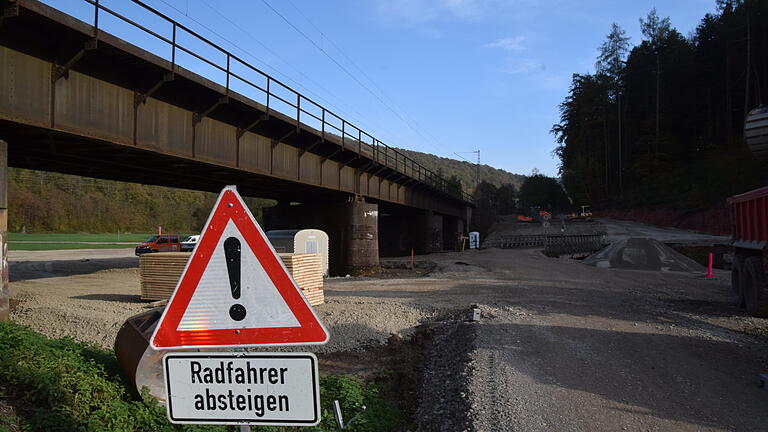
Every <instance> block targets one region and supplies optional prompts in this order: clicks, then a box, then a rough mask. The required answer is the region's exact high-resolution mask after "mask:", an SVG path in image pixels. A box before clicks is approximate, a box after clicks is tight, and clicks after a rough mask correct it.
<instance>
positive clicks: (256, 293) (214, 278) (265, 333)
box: [150, 186, 328, 350]
mask: <svg viewBox="0 0 768 432" xmlns="http://www.w3.org/2000/svg"><path fill="white" fill-rule="evenodd" d="M327 341H328V331H327V330H326V329H325V327H324V326H323V324H322V323H321V322H320V320H319V319H318V318H317V316H316V315H315V312H314V311H313V310H312V307H311V306H310V305H309V303H308V302H307V300H306V299H305V298H304V296H303V295H302V294H301V291H300V290H299V288H298V286H297V285H296V283H295V282H294V281H293V279H292V278H291V276H290V275H289V273H288V270H286V268H285V266H284V265H283V262H282V260H281V259H280V258H279V257H278V256H277V254H276V253H275V250H274V248H272V245H271V244H270V243H269V241H268V240H267V238H266V236H265V235H264V231H262V230H261V227H259V224H258V223H257V222H256V219H254V217H253V215H252V214H251V212H250V211H249V210H248V207H246V205H245V203H244V202H243V200H242V198H240V195H239V194H238V193H237V190H236V189H235V188H234V186H227V187H226V188H224V190H222V191H221V194H220V195H219V199H218V200H217V201H216V204H215V205H214V206H213V212H212V213H211V216H210V217H209V218H208V222H207V223H206V224H205V228H204V229H203V232H202V235H201V236H200V240H199V241H198V244H197V247H196V248H195V250H194V252H193V254H192V257H191V258H190V259H189V261H188V262H187V266H186V268H185V269H184V272H183V273H182V275H181V278H180V279H179V283H178V285H176V290H175V291H174V292H173V295H172V296H171V299H170V301H169V302H168V306H167V307H166V308H165V311H164V312H163V316H162V317H161V318H160V321H159V322H158V324H157V328H156V329H155V332H154V333H153V334H152V339H151V341H150V343H151V344H152V347H153V348H155V349H159V350H162V349H171V348H212V347H219V348H222V347H248V346H264V345H314V344H323V343H326V342H327Z"/></svg>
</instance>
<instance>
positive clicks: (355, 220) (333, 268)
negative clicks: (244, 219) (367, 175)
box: [264, 201, 379, 276]
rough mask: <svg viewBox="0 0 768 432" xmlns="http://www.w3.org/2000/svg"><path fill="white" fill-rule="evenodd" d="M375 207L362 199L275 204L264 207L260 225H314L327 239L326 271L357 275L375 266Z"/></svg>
mask: <svg viewBox="0 0 768 432" xmlns="http://www.w3.org/2000/svg"><path fill="white" fill-rule="evenodd" d="M378 224H379V206H378V205H377V204H370V203H365V202H357V201H355V202H344V203H333V204H299V205H286V204H284V203H283V204H279V205H277V206H275V207H271V208H268V209H265V211H264V226H265V227H266V229H267V230H272V229H304V228H316V229H320V230H323V231H325V232H326V233H327V234H328V239H329V243H330V244H329V255H330V256H329V261H330V262H329V272H330V274H331V275H334V276H339V275H346V274H357V273H360V272H362V271H364V270H366V269H368V268H370V267H374V266H378V265H379V227H378Z"/></svg>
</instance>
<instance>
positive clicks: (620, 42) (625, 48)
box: [595, 23, 630, 189]
mask: <svg viewBox="0 0 768 432" xmlns="http://www.w3.org/2000/svg"><path fill="white" fill-rule="evenodd" d="M625 35H626V32H625V31H624V29H622V28H621V27H619V25H618V24H616V23H613V24H611V32H610V33H608V36H607V37H606V40H605V41H604V42H603V43H602V45H600V55H599V56H598V57H597V62H596V63H595V70H596V71H597V73H598V74H603V75H605V76H607V77H608V78H609V79H610V80H611V81H612V82H613V86H614V89H613V94H612V98H613V100H614V101H615V102H616V106H617V110H616V119H617V123H618V134H617V136H618V145H617V149H616V150H617V153H618V159H617V161H618V169H617V175H616V178H617V180H618V185H619V189H621V177H622V170H623V163H622V161H623V160H622V148H621V138H622V137H621V133H622V129H621V74H622V71H623V70H624V59H625V58H626V56H627V53H628V52H629V39H630V38H629V37H627V36H625ZM605 157H606V160H608V147H607V146H606V155H605Z"/></svg>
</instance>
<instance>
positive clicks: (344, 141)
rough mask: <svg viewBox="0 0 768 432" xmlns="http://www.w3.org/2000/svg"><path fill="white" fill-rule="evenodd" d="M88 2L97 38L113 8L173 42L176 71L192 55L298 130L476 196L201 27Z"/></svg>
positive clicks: (444, 188)
mask: <svg viewBox="0 0 768 432" xmlns="http://www.w3.org/2000/svg"><path fill="white" fill-rule="evenodd" d="M82 1H84V2H86V3H89V4H91V5H92V6H93V8H94V9H93V11H94V14H93V27H94V32H95V34H94V36H95V37H98V32H99V15H100V14H101V13H107V14H109V15H110V16H112V17H114V18H117V19H118V20H121V21H123V22H125V23H127V24H129V25H130V26H133V27H135V28H137V29H139V30H141V31H143V32H145V33H147V34H149V35H151V36H152V37H154V38H156V39H157V40H159V41H161V42H164V43H166V44H168V45H169V46H170V49H171V55H170V59H169V60H170V62H171V72H175V71H176V70H177V65H178V62H177V57H178V55H179V54H186V55H189V56H191V57H192V58H194V59H197V60H199V61H200V62H202V63H203V64H205V65H207V66H209V67H211V68H214V70H218V71H220V72H221V73H223V74H224V76H225V79H224V83H223V85H224V86H225V89H226V93H227V94H230V91H234V90H233V89H232V87H233V84H235V82H239V83H243V84H245V85H247V86H250V87H251V88H252V89H255V90H257V91H259V92H261V93H263V95H264V96H265V99H266V103H265V105H266V113H267V115H269V114H270V113H271V112H273V111H275V112H279V113H281V114H283V115H286V116H289V117H290V118H292V119H293V120H295V121H296V128H297V129H299V128H301V127H302V125H304V127H309V128H313V129H315V130H316V131H317V132H318V133H319V134H320V135H321V137H322V139H323V140H330V141H337V142H338V143H339V145H340V146H342V148H344V149H345V150H348V151H352V152H356V153H358V154H359V155H361V156H365V157H367V158H369V159H370V160H371V161H373V162H376V163H378V164H381V165H383V166H385V167H388V168H389V169H392V170H394V171H397V172H399V173H401V174H402V175H404V176H406V177H410V178H412V179H415V180H418V181H419V182H422V183H424V184H427V185H429V186H431V187H433V188H434V189H436V190H438V191H440V192H442V193H444V194H446V195H449V196H452V197H454V198H457V199H460V200H463V201H468V202H469V201H472V197H471V195H469V194H467V193H466V192H464V191H463V190H461V189H460V188H457V187H455V186H452V185H451V184H450V183H449V182H448V181H446V180H445V179H444V178H443V177H442V176H440V175H438V174H437V173H435V172H434V171H432V170H430V169H429V168H427V167H425V166H423V165H421V164H419V163H418V162H416V161H415V160H413V159H412V158H410V157H408V156H407V155H405V154H404V153H402V152H400V151H397V150H396V149H394V148H392V147H390V146H388V145H386V144H384V143H383V142H381V141H380V140H379V139H377V138H375V137H374V136H373V135H371V134H369V133H368V132H366V131H364V130H363V129H361V128H359V127H357V126H356V125H354V124H353V123H350V122H349V121H347V120H345V119H344V118H342V117H341V116H339V115H337V114H336V113H334V112H333V111H331V110H329V109H327V108H325V107H324V106H322V105H321V104H319V103H317V102H315V101H314V100H312V99H310V98H308V97H306V96H304V95H302V94H301V93H299V92H297V91H296V90H294V89H293V88H291V87H290V86H288V85H287V84H285V83H283V82H281V81H280V80H278V79H276V78H273V77H272V76H270V75H269V74H267V73H265V72H263V71H262V70H260V69H259V68H257V67H255V66H253V65H251V64H250V63H248V62H247V61H245V60H243V59H241V58H240V57H238V56H237V55H235V54H232V53H231V52H229V51H227V50H226V49H224V48H221V47H220V46H218V45H217V44H215V43H214V42H212V41H210V40H209V39H207V38H205V37H204V36H201V35H199V34H198V33H196V32H195V31H193V30H191V29H189V28H188V27H186V26H184V25H183V24H180V23H178V22H176V21H175V20H173V19H172V18H170V17H168V16H167V15H165V14H163V13H161V12H159V11H158V10H156V9H154V8H152V7H151V6H149V5H147V4H145V3H143V2H142V1H140V0H132V2H133V3H134V4H136V5H138V6H140V7H141V8H143V9H145V10H146V11H148V12H149V13H150V14H152V15H154V16H155V17H157V18H159V19H161V20H163V21H165V22H166V23H167V24H170V26H171V35H170V36H164V35H162V34H160V33H159V32H157V31H155V30H152V29H150V28H148V27H147V26H145V25H142V24H140V23H139V22H136V20H132V19H131V18H128V17H126V16H124V15H122V14H120V13H119V12H117V11H115V10H112V9H110V8H108V7H107V6H105V5H104V4H102V3H100V2H99V0H82ZM182 34H184V35H186V36H191V37H192V38H194V39H196V40H197V41H199V42H202V43H203V44H204V45H206V46H208V47H209V48H211V49H213V50H214V51H215V52H217V53H218V54H220V55H221V56H223V58H224V59H225V60H224V61H222V62H221V63H223V64H220V62H217V61H214V60H211V59H210V58H209V57H208V56H206V55H203V54H200V53H199V52H198V50H195V49H192V48H190V47H188V46H187V45H186V44H184V43H182V42H181V36H182ZM247 73H254V74H255V78H252V77H250V76H246V74H247ZM257 81H258V82H257ZM219 84H222V83H219Z"/></svg>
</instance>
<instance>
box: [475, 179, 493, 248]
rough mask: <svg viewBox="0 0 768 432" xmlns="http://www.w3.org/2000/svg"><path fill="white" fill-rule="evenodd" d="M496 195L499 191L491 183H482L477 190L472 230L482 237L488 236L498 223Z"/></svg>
mask: <svg viewBox="0 0 768 432" xmlns="http://www.w3.org/2000/svg"><path fill="white" fill-rule="evenodd" d="M496 193H497V189H496V186H494V185H493V184H491V183H488V182H486V181H482V182H480V184H479V185H477V188H475V194H474V197H475V206H476V207H475V210H474V211H473V212H472V230H473V231H478V232H479V233H480V235H481V236H482V237H485V236H486V234H488V230H489V229H490V228H491V225H493V223H494V222H496V215H497V209H496Z"/></svg>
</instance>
